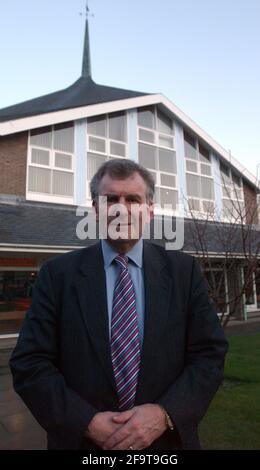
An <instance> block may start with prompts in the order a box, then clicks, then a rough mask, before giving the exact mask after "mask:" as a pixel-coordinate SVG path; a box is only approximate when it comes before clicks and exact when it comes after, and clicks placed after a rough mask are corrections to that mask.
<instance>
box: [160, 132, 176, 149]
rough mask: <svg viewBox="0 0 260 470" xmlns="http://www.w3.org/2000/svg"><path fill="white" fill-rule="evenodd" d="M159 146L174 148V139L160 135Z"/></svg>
mask: <svg viewBox="0 0 260 470" xmlns="http://www.w3.org/2000/svg"><path fill="white" fill-rule="evenodd" d="M159 145H160V146H161V147H168V148H173V138H172V137H167V136H165V135H159Z"/></svg>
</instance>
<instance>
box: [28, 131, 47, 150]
mask: <svg viewBox="0 0 260 470" xmlns="http://www.w3.org/2000/svg"><path fill="white" fill-rule="evenodd" d="M30 134H31V136H30V144H31V145H35V146H36V147H46V148H51V147H52V131H51V127H42V128H41V129H32V130H31V133H30Z"/></svg>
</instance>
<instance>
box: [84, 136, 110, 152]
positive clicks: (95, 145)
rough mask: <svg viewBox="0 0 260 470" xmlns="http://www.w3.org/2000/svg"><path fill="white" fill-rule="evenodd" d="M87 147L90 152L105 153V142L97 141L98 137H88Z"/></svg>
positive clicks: (102, 140)
mask: <svg viewBox="0 0 260 470" xmlns="http://www.w3.org/2000/svg"><path fill="white" fill-rule="evenodd" d="M88 145H89V149H90V150H95V151H96V152H103V153H105V152H106V141H105V140H104V139H99V138H98V137H89V140H88Z"/></svg>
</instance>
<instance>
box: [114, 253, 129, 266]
mask: <svg viewBox="0 0 260 470" xmlns="http://www.w3.org/2000/svg"><path fill="white" fill-rule="evenodd" d="M115 262H116V263H117V264H118V266H119V267H120V268H121V269H127V267H128V258H127V256H125V255H117V256H116V257H115Z"/></svg>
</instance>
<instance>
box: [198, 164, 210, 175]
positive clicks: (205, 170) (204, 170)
mask: <svg viewBox="0 0 260 470" xmlns="http://www.w3.org/2000/svg"><path fill="white" fill-rule="evenodd" d="M200 171H201V174H202V175H207V176H211V166H210V165H205V164H204V163H201V164H200Z"/></svg>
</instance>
